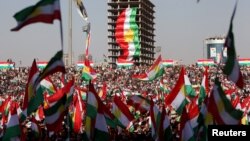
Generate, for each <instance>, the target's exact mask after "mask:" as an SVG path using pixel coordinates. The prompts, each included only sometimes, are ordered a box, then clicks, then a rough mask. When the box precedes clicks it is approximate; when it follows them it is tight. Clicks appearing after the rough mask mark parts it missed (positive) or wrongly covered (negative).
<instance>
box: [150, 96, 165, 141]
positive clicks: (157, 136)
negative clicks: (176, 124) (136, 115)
mask: <svg viewBox="0 0 250 141" xmlns="http://www.w3.org/2000/svg"><path fill="white" fill-rule="evenodd" d="M150 119H151V123H152V127H151V130H152V137H153V139H154V140H155V141H162V140H163V139H162V136H161V133H163V131H162V129H161V130H160V126H162V125H161V112H160V110H159V108H158V107H157V106H156V105H155V104H154V102H153V100H151V101H150Z"/></svg>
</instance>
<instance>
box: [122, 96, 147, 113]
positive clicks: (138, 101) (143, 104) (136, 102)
mask: <svg viewBox="0 0 250 141" xmlns="http://www.w3.org/2000/svg"><path fill="white" fill-rule="evenodd" d="M127 104H128V105H132V106H133V107H134V108H135V109H136V110H142V111H149V110H150V101H149V100H148V99H146V98H144V97H142V96H140V95H132V96H130V97H129V98H128V102H127Z"/></svg>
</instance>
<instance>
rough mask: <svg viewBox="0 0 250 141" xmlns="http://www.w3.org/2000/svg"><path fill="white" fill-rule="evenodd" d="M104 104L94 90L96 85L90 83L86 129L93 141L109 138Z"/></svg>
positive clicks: (105, 140) (106, 140)
mask: <svg viewBox="0 0 250 141" xmlns="http://www.w3.org/2000/svg"><path fill="white" fill-rule="evenodd" d="M102 105H103V104H102V103H101V100H100V99H99V97H98V95H97V93H96V92H95V90H94V86H93V85H92V84H90V89H89V91H88V93H87V110H86V122H85V131H86V134H87V137H88V139H89V140H91V141H98V140H102V141H108V140H109V134H108V128H107V123H106V120H105V116H104V109H103V106H102Z"/></svg>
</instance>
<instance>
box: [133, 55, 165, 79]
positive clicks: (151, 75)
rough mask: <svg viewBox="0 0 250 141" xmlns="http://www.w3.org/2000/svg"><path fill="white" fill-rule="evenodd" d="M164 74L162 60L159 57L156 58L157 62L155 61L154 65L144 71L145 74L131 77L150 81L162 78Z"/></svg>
mask: <svg viewBox="0 0 250 141" xmlns="http://www.w3.org/2000/svg"><path fill="white" fill-rule="evenodd" d="M164 72H165V71H164V67H163V65H162V58H161V55H160V56H159V57H158V58H157V60H155V62H154V64H153V65H152V66H151V67H150V68H149V69H148V70H147V71H146V73H144V74H140V75H134V76H132V77H133V78H135V79H139V80H143V81H152V80H155V79H156V78H158V77H160V76H162V75H163V73H164Z"/></svg>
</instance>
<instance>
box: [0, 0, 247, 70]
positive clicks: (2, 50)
mask: <svg viewBox="0 0 250 141" xmlns="http://www.w3.org/2000/svg"><path fill="white" fill-rule="evenodd" d="M37 1H38V0H1V1H0V17H1V20H0V23H1V26H0V34H1V36H0V61H5V60H7V59H8V58H12V60H13V61H15V62H16V64H17V65H19V64H20V61H21V62H22V65H25V66H30V65H31V63H32V60H33V59H34V58H38V59H39V60H40V61H48V60H49V59H50V58H51V57H52V56H53V55H54V54H55V53H56V52H57V51H58V50H60V48H61V44H60V28H59V21H58V20H56V21H55V22H54V24H44V23H36V24H32V25H28V26H26V27H24V28H22V29H21V30H20V31H18V32H11V31H10V29H11V28H13V27H15V26H16V25H17V23H16V21H15V19H14V18H13V15H14V14H15V13H16V12H18V11H20V10H22V9H23V8H26V7H28V6H31V5H34V4H35V3H36V2H37ZM235 1H236V0H201V1H200V3H196V0H152V2H153V3H154V4H155V11H156V13H155V17H156V18H155V21H154V22H155V23H156V24H155V29H156V30H155V34H156V44H155V45H156V46H161V47H162V52H161V54H162V57H163V59H175V60H177V59H182V60H183V62H184V63H185V64H191V63H194V62H195V61H196V60H197V59H200V58H203V47H204V45H203V40H204V39H205V38H208V37H211V36H220V35H225V34H226V33H227V31H228V28H229V20H230V17H231V14H232V11H233V7H234V4H235ZM84 3H85V7H86V9H87V12H88V15H89V20H90V22H91V24H92V27H91V29H92V31H91V33H92V39H91V45H90V53H91V54H92V55H93V57H94V61H97V62H100V61H102V59H103V58H102V57H103V54H107V52H108V51H107V49H108V45H107V40H108V38H107V34H108V32H107V27H108V25H107V21H108V20H107V15H108V13H107V7H108V6H107V0H84ZM68 4H69V0H61V11H62V16H63V19H62V21H63V28H64V50H65V51H68ZM72 13H73V23H72V24H73V51H74V60H75V61H76V60H77V56H78V55H79V54H80V53H83V52H84V51H85V34H83V33H82V26H83V25H85V24H86V23H85V22H84V21H83V20H82V19H81V18H80V16H79V15H78V13H77V11H76V9H75V5H73V11H72ZM233 31H234V33H235V42H236V50H237V54H238V55H239V56H240V57H242V58H243V57H244V58H246V57H250V47H249V45H250V0H240V1H239V3H238V9H237V12H236V15H235V19H234V29H233ZM205 52H206V51H205Z"/></svg>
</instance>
